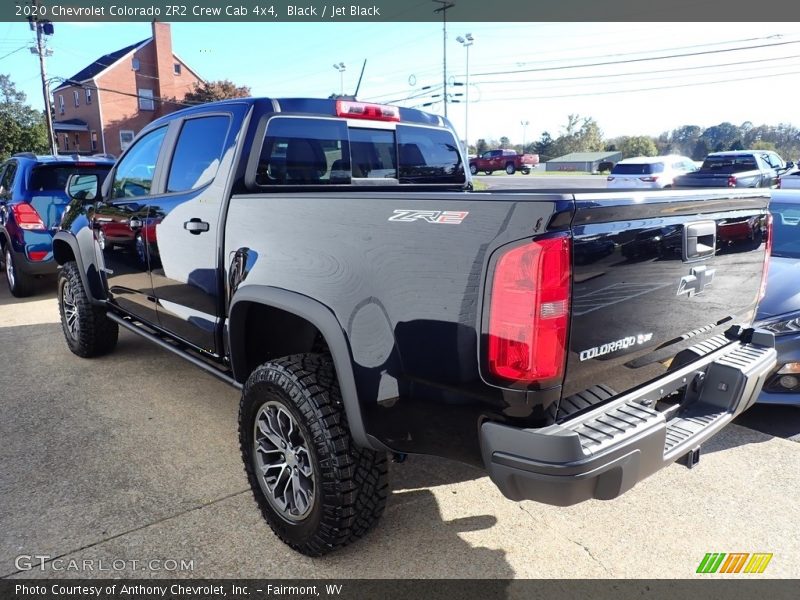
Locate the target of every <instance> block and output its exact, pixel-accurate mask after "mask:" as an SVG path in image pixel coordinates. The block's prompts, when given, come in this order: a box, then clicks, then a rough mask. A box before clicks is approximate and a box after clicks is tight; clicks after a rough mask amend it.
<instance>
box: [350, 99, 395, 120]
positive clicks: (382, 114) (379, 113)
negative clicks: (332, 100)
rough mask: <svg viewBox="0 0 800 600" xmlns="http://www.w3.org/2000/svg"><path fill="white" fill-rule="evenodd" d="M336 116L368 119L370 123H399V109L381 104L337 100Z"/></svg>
mask: <svg viewBox="0 0 800 600" xmlns="http://www.w3.org/2000/svg"><path fill="white" fill-rule="evenodd" d="M336 116H337V117H346V118H348V119H368V120H370V121H399V120H400V109H399V108H397V107H396V106H385V105H383V104H369V103H367V102H353V101H351V100H337V101H336Z"/></svg>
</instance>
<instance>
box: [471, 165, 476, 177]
mask: <svg viewBox="0 0 800 600" xmlns="http://www.w3.org/2000/svg"><path fill="white" fill-rule="evenodd" d="M469 172H470V173H472V174H473V175H477V174H478V167H476V166H475V165H470V166H469Z"/></svg>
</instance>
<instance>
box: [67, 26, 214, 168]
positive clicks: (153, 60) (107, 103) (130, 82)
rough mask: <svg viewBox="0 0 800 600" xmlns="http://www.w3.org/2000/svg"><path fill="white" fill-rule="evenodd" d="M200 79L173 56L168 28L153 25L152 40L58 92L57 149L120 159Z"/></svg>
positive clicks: (107, 59)
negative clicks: (175, 100)
mask: <svg viewBox="0 0 800 600" xmlns="http://www.w3.org/2000/svg"><path fill="white" fill-rule="evenodd" d="M202 81H203V80H202V79H201V78H200V76H199V75H198V74H197V73H195V72H194V71H193V70H192V69H191V67H189V65H187V64H186V63H185V62H183V61H182V60H181V59H180V58H179V57H178V56H177V55H176V54H175V53H174V52H173V51H172V35H171V32H170V26H169V24H168V23H158V22H155V21H154V22H153V35H152V37H150V38H148V39H146V40H142V41H141V42H137V43H136V44H131V45H130V46H126V47H125V48H122V49H120V50H117V51H116V52H111V53H110V54H106V55H105V56H101V57H100V58H98V59H97V60H96V61H94V62H93V63H92V64H90V65H88V66H87V67H85V68H84V69H82V70H81V71H79V72H78V73H76V74H75V75H74V76H72V77H71V78H70V79H69V80H68V81H67V82H65V83H64V84H62V85H61V86H59V87H58V88H56V89H55V90H54V91H53V107H54V109H55V115H56V118H55V122H54V123H53V129H54V130H55V134H56V139H57V143H58V149H59V151H60V152H64V153H75V152H77V153H80V154H93V153H102V154H113V155H115V156H119V155H120V153H121V152H122V151H123V150H124V149H125V148H126V147H127V146H128V145H129V144H130V142H131V140H133V137H134V136H135V135H136V134H137V133H138V132H139V131H140V130H141V129H142V128H143V127H144V126H145V125H147V124H148V123H150V122H151V121H153V120H154V119H156V118H158V117H160V116H161V115H164V114H166V113H169V112H172V111H175V110H177V109H179V108H181V106H180V105H177V104H173V103H169V102H161V101H159V99H168V98H175V99H177V100H179V101H180V100H182V99H183V97H184V95H185V94H186V93H187V92H190V91H192V89H193V86H194V84H195V83H202Z"/></svg>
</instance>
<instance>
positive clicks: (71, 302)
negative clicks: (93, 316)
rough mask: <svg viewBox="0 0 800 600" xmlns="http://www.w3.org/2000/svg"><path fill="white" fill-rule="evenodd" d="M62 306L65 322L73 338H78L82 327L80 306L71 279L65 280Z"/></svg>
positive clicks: (62, 290) (62, 291)
mask: <svg viewBox="0 0 800 600" xmlns="http://www.w3.org/2000/svg"><path fill="white" fill-rule="evenodd" d="M61 306H62V308H63V310H64V324H65V325H66V327H67V332H68V333H69V335H70V337H71V338H72V339H77V337H78V330H79V328H80V324H79V323H78V307H77V306H76V304H75V294H74V293H73V291H72V284H71V283H70V282H69V281H65V282H64V287H63V288H61Z"/></svg>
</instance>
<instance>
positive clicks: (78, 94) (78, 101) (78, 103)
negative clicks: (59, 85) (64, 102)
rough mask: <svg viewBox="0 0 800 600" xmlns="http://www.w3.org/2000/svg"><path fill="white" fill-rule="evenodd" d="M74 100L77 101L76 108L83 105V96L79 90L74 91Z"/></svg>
mask: <svg viewBox="0 0 800 600" xmlns="http://www.w3.org/2000/svg"><path fill="white" fill-rule="evenodd" d="M72 98H73V99H74V100H75V108H77V107H79V106H80V105H81V95H80V93H79V92H78V90H72Z"/></svg>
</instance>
